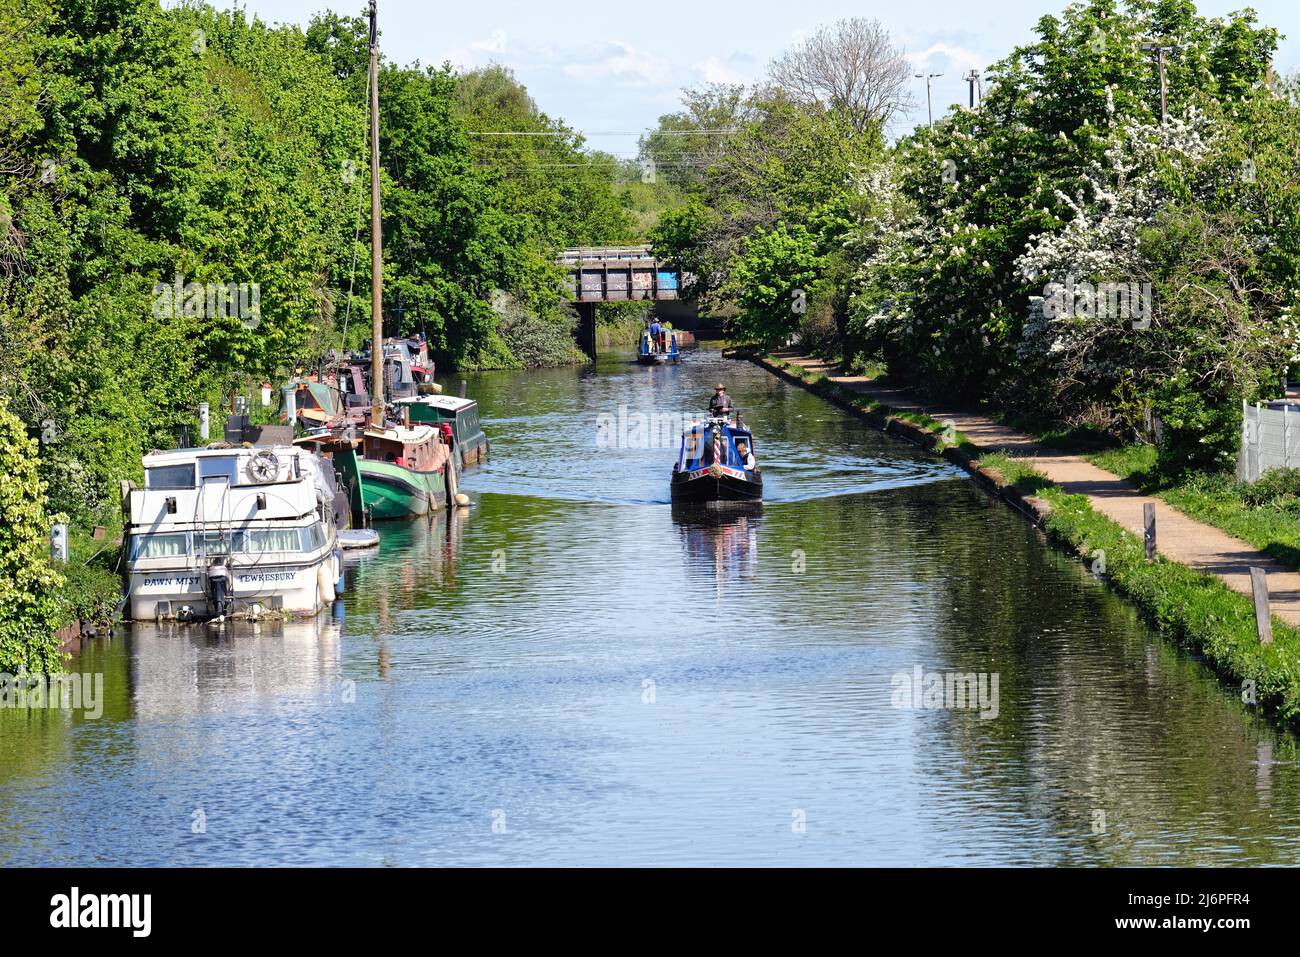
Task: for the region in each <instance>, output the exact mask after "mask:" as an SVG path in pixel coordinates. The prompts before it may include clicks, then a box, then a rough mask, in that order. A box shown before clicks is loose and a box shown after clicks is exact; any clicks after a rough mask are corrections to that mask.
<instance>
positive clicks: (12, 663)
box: [0, 404, 64, 674]
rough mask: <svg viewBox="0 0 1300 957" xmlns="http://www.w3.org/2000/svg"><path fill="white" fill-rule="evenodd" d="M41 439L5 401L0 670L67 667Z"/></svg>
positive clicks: (0, 421) (0, 433) (0, 415)
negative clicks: (40, 464)
mask: <svg viewBox="0 0 1300 957" xmlns="http://www.w3.org/2000/svg"><path fill="white" fill-rule="evenodd" d="M36 461H37V460H36V443H35V442H34V441H33V440H32V439H31V438H29V437H28V435H27V432H26V429H25V428H24V427H23V424H22V422H21V421H20V420H19V419H18V418H17V416H15V415H13V414H12V413H10V412H9V411H8V410H7V409H5V408H4V406H3V404H0V671H3V672H6V673H9V674H13V673H15V672H16V671H17V670H18V668H20V667H23V668H26V669H27V670H28V671H30V672H44V673H49V672H52V671H58V670H60V668H61V667H62V666H61V664H60V658H59V653H58V642H57V641H56V640H55V637H54V632H55V630H56V629H57V628H58V626H59V624H61V622H60V602H59V590H60V589H61V588H62V587H63V584H64V580H63V576H61V575H60V574H59V573H58V572H57V571H55V570H54V568H53V567H52V566H51V563H50V553H49V534H50V516H49V515H47V514H46V511H45V483H44V482H42V481H41V478H40V476H39V474H38V472H37V467H36Z"/></svg>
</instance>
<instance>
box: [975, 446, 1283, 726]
mask: <svg viewBox="0 0 1300 957" xmlns="http://www.w3.org/2000/svg"><path fill="white" fill-rule="evenodd" d="M976 464H977V465H978V466H980V467H981V468H985V469H991V470H993V471H996V472H998V473H999V474H1001V475H1002V476H1003V477H1005V479H1006V480H1007V482H1008V483H1009V484H1010V485H1012V486H1013V487H1015V488H1016V490H1017V491H1018V492H1020V493H1021V494H1022V495H1032V496H1036V497H1037V498H1040V499H1042V500H1043V501H1045V502H1046V503H1047V504H1048V505H1049V506H1050V511H1049V512H1047V513H1046V514H1045V515H1044V517H1043V526H1044V529H1045V530H1046V532H1047V534H1048V537H1049V538H1050V539H1052V540H1053V541H1055V542H1057V543H1058V544H1061V545H1064V546H1066V547H1068V548H1069V549H1071V550H1072V551H1074V552H1077V553H1078V554H1079V555H1081V556H1083V557H1084V558H1085V559H1086V560H1088V561H1089V563H1090V564H1091V566H1092V567H1093V568H1094V569H1095V570H1096V571H1097V573H1098V574H1099V575H1100V577H1101V578H1103V579H1104V580H1105V581H1106V582H1107V583H1108V584H1109V585H1110V586H1111V587H1112V588H1114V589H1115V590H1116V591H1117V592H1118V593H1119V594H1121V595H1122V596H1124V597H1125V598H1126V599H1128V600H1129V601H1130V602H1132V603H1133V604H1134V605H1135V606H1136V607H1137V608H1138V610H1139V611H1140V612H1141V613H1142V615H1143V617H1145V618H1146V620H1147V621H1148V622H1149V623H1150V624H1151V625H1152V626H1153V627H1154V628H1155V629H1156V630H1157V631H1159V632H1160V633H1161V634H1162V635H1164V636H1165V637H1167V638H1169V639H1170V640H1172V641H1174V642H1175V643H1177V644H1179V645H1181V646H1182V647H1184V648H1186V649H1188V650H1189V651H1191V652H1193V653H1195V654H1197V655H1199V656H1200V657H1201V658H1202V659H1203V660H1204V661H1205V662H1206V663H1207V664H1208V665H1209V666H1210V667H1211V668H1212V669H1213V670H1214V671H1215V673H1216V674H1218V675H1219V676H1220V677H1221V678H1223V679H1224V680H1225V681H1228V682H1231V683H1233V684H1237V685H1239V686H1240V687H1241V689H1242V693H1243V700H1247V697H1246V692H1247V691H1248V690H1252V691H1253V694H1254V698H1255V701H1256V702H1257V703H1258V704H1259V705H1260V706H1261V707H1263V708H1264V709H1265V710H1266V711H1267V712H1269V713H1270V714H1272V715H1273V716H1275V717H1276V718H1278V719H1279V720H1281V721H1282V722H1284V723H1286V724H1289V725H1292V726H1293V727H1294V726H1297V725H1300V630H1297V629H1295V628H1293V627H1291V626H1290V625H1287V624H1286V623H1285V622H1282V621H1280V620H1278V619H1277V618H1274V619H1273V644H1272V645H1261V644H1260V643H1259V639H1258V637H1257V633H1256V629H1255V610H1254V605H1253V604H1252V602H1251V600H1250V598H1249V597H1248V596H1246V595H1241V594H1238V593H1237V592H1234V591H1232V589H1230V588H1228V586H1227V585H1225V584H1224V583H1223V582H1222V581H1220V580H1219V579H1218V578H1215V577H1214V576H1212V575H1207V574H1204V573H1202V572H1198V571H1195V570H1193V569H1191V568H1188V567H1187V566H1185V565H1180V564H1178V563H1177V562H1171V561H1169V560H1167V559H1165V558H1163V557H1160V556H1158V557H1157V558H1156V560H1155V561H1154V562H1148V561H1147V560H1146V550H1145V546H1144V545H1143V542H1142V540H1141V539H1139V538H1138V537H1137V536H1135V535H1133V534H1131V533H1129V532H1128V531H1126V530H1125V529H1123V528H1121V527H1120V526H1119V525H1117V524H1116V523H1115V522H1112V521H1111V520H1110V519H1108V518H1106V517H1105V516H1104V515H1101V514H1099V513H1098V512H1096V511H1094V510H1093V508H1092V507H1091V506H1090V505H1089V504H1088V500H1087V498H1086V497H1085V496H1082V495H1067V494H1065V493H1064V492H1062V491H1061V489H1060V488H1059V487H1058V486H1056V485H1054V484H1053V483H1052V482H1050V481H1048V480H1047V479H1046V478H1044V477H1043V476H1042V475H1040V474H1039V473H1037V472H1035V471H1034V470H1033V469H1032V468H1030V467H1029V466H1028V465H1026V464H1025V463H1024V461H1022V460H1017V459H1015V458H1014V457H1011V456H1007V455H1003V454H988V455H982V456H980V457H979V458H978V459H977V460H976ZM1248 682H1250V683H1253V684H1248Z"/></svg>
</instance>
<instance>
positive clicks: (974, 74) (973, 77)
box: [962, 70, 984, 110]
mask: <svg viewBox="0 0 1300 957" xmlns="http://www.w3.org/2000/svg"><path fill="white" fill-rule="evenodd" d="M962 79H964V80H965V81H966V84H967V86H969V87H970V108H971V109H972V110H973V109H975V88H976V87H979V91H980V96H979V98H980V102H983V101H984V87H983V86H981V85H980V71H979V70H971V71H970V72H969V73H967V74H966V75H965V76H964V77H963V78H962Z"/></svg>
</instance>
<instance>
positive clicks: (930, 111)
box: [916, 73, 943, 129]
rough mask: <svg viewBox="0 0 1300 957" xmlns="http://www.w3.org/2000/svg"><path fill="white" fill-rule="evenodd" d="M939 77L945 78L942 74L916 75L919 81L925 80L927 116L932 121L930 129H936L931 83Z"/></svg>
mask: <svg viewBox="0 0 1300 957" xmlns="http://www.w3.org/2000/svg"><path fill="white" fill-rule="evenodd" d="M937 76H943V74H942V73H917V74H916V78H917V79H918V80H920V79H924V80H925V112H926V116H927V117H929V120H930V129H934V107H933V105H932V104H931V98H930V81H931V80H933V79H934V78H935V77H937Z"/></svg>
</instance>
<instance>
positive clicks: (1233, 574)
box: [777, 353, 1300, 625]
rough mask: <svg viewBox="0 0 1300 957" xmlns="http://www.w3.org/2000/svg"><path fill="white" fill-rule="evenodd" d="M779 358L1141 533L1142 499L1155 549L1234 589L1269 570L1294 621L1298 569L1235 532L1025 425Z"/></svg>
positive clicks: (811, 362)
mask: <svg viewBox="0 0 1300 957" xmlns="http://www.w3.org/2000/svg"><path fill="white" fill-rule="evenodd" d="M777 355H778V357H779V358H782V359H784V360H786V361H787V362H792V363H795V364H797V365H800V366H803V367H804V368H805V369H807V370H809V371H810V372H816V373H821V374H824V375H826V376H827V377H828V378H830V379H832V380H833V381H835V382H837V383H839V384H840V385H842V386H845V387H846V388H850V389H853V390H855V391H858V392H862V393H864V394H866V395H869V396H871V397H872V398H874V399H876V400H877V401H879V402H883V403H885V404H886V405H889V406H892V407H893V408H895V409H898V410H899V411H907V412H923V413H925V414H926V415H928V416H930V417H931V418H933V419H937V420H939V421H940V422H951V423H952V424H953V426H954V427H955V428H956V429H957V431H958V432H961V433H962V434H963V435H964V436H966V438H967V439H969V440H970V441H971V442H972V443H974V444H975V445H976V446H978V447H979V448H980V449H982V450H984V451H987V452H1005V453H1008V454H1010V455H1015V456H1018V457H1021V458H1025V459H1028V460H1029V461H1030V462H1031V464H1032V465H1033V467H1034V468H1035V469H1036V470H1037V471H1039V472H1041V473H1042V474H1043V475H1045V476H1046V477H1047V478H1048V479H1050V480H1051V481H1053V482H1055V483H1056V484H1057V485H1059V486H1060V487H1061V488H1062V489H1064V490H1065V491H1066V492H1068V493H1070V494H1072V495H1086V496H1088V501H1089V502H1090V503H1091V504H1092V507H1093V508H1094V509H1096V510H1097V511H1098V512H1101V513H1102V514H1103V515H1105V516H1107V517H1108V518H1110V519H1111V520H1112V521H1114V522H1117V523H1118V524H1120V525H1122V526H1123V527H1124V528H1126V529H1128V530H1129V531H1130V532H1132V533H1133V534H1135V535H1137V536H1138V537H1139V538H1141V537H1142V534H1143V518H1142V507H1143V506H1144V505H1146V504H1152V505H1154V506H1155V509H1156V547H1157V549H1158V551H1159V552H1160V554H1162V555H1164V556H1165V557H1166V558H1168V559H1170V560H1171V561H1175V562H1179V563H1181V564H1183V565H1187V566H1189V567H1191V568H1195V569H1197V570H1198V571H1202V572H1206V573H1208V574H1211V575H1218V576H1219V577H1220V578H1221V579H1223V581H1224V582H1225V583H1226V584H1227V585H1228V587H1229V588H1231V589H1232V590H1233V591H1238V592H1241V593H1242V594H1244V595H1249V594H1250V593H1251V589H1250V568H1251V566H1252V565H1253V566H1255V567H1257V568H1262V569H1264V570H1265V572H1266V573H1267V575H1268V591H1269V597H1270V601H1271V605H1272V611H1273V614H1274V615H1276V616H1277V617H1278V618H1280V619H1282V620H1283V621H1285V622H1287V623H1289V624H1292V625H1300V572H1295V571H1292V570H1290V569H1289V568H1287V567H1286V566H1285V565H1282V564H1281V563H1279V562H1277V561H1275V560H1273V559H1272V558H1270V557H1269V556H1268V555H1265V554H1264V553H1263V552H1261V551H1259V550H1258V549H1256V548H1255V547H1254V546H1253V545H1248V544H1247V543H1246V542H1243V541H1241V540H1240V539H1236V538H1233V537H1232V536H1231V535H1228V534H1226V533H1225V532H1222V531H1220V530H1219V529H1217V528H1214V527H1213V526H1210V525H1203V524H1202V523H1200V522H1197V521H1195V520H1193V519H1191V518H1188V517H1187V516H1186V515H1184V514H1183V513H1182V512H1179V511H1177V510H1176V509H1174V508H1171V507H1170V506H1169V505H1166V504H1165V503H1164V502H1162V501H1161V500H1160V499H1158V498H1152V497H1150V496H1148V495H1143V494H1142V493H1141V492H1140V491H1139V490H1138V489H1137V488H1136V487H1135V486H1133V485H1131V484H1129V483H1128V482H1125V481H1124V480H1122V479H1121V478H1119V476H1117V475H1113V474H1111V473H1110V472H1107V471H1105V470H1104V469H1099V468H1097V466H1095V465H1093V464H1092V463H1090V462H1088V461H1086V460H1084V459H1082V458H1080V457H1079V456H1077V455H1071V454H1068V453H1065V452H1061V451H1059V450H1057V449H1052V448H1048V447H1047V446H1043V445H1039V444H1037V443H1036V442H1034V440H1033V439H1032V438H1031V437H1030V436H1028V435H1025V434H1024V433H1021V432H1017V431H1015V430H1014V429H1009V428H1007V427H1006V426H1004V425H1000V424H999V423H997V422H994V421H993V420H992V419H989V418H986V417H985V416H982V415H978V414H975V413H972V412H970V411H968V410H965V409H960V408H957V407H955V406H953V407H950V406H947V405H944V404H943V403H941V402H925V401H921V400H919V399H917V398H916V397H915V396H912V395H910V394H909V393H907V392H904V391H902V390H900V389H896V388H892V387H890V386H884V385H877V384H875V383H874V382H872V381H871V380H870V379H867V378H866V377H865V376H845V375H838V374H836V371H835V369H834V368H832V367H831V366H828V365H827V364H826V363H825V362H822V361H821V360H819V359H810V358H807V357H806V356H799V355H794V354H790V353H777Z"/></svg>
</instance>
